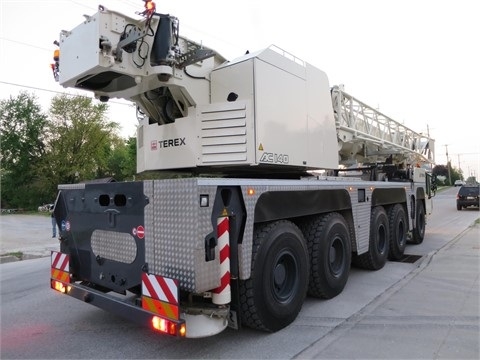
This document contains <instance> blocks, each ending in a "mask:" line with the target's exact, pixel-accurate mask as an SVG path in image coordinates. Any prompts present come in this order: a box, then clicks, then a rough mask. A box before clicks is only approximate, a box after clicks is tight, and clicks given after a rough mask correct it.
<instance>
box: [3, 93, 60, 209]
mask: <svg viewBox="0 0 480 360" xmlns="http://www.w3.org/2000/svg"><path fill="white" fill-rule="evenodd" d="M47 123H48V120H47V116H46V115H45V114H43V113H42V112H41V107H40V105H39V104H38V103H37V99H36V97H35V96H34V95H33V94H29V93H27V92H22V93H20V94H19V95H18V96H17V97H10V99H8V100H1V101H0V136H1V170H0V171H1V184H2V207H12V208H36V207H37V206H38V205H39V204H41V203H43V202H48V201H51V200H52V199H51V198H50V195H49V194H48V192H45V191H44V190H45V189H43V188H42V186H41V183H40V181H39V176H38V168H39V164H40V163H41V159H42V157H43V155H44V154H45V150H46V149H45V129H46V126H47Z"/></svg>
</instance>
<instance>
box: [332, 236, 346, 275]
mask: <svg viewBox="0 0 480 360" xmlns="http://www.w3.org/2000/svg"><path fill="white" fill-rule="evenodd" d="M344 259H345V254H344V247H343V242H342V240H341V239H340V238H339V237H335V239H333V241H332V244H331V246H330V251H329V254H328V265H329V268H330V273H331V274H332V275H334V276H339V275H341V274H342V270H343V263H344Z"/></svg>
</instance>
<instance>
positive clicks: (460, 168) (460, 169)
mask: <svg viewBox="0 0 480 360" xmlns="http://www.w3.org/2000/svg"><path fill="white" fill-rule="evenodd" d="M457 156H458V170H459V171H460V174H461V175H462V177H463V173H462V167H461V166H460V154H458V155H457ZM462 180H465V179H462Z"/></svg>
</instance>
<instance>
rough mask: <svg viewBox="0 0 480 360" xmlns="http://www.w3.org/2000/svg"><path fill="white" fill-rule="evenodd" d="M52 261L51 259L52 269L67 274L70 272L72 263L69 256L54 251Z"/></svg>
mask: <svg viewBox="0 0 480 360" xmlns="http://www.w3.org/2000/svg"><path fill="white" fill-rule="evenodd" d="M50 259H51V264H52V266H51V267H52V268H54V269H58V270H62V271H66V272H68V271H69V270H70V269H69V264H70V261H69V256H68V255H67V254H62V253H61V252H57V251H52V253H51V257H50Z"/></svg>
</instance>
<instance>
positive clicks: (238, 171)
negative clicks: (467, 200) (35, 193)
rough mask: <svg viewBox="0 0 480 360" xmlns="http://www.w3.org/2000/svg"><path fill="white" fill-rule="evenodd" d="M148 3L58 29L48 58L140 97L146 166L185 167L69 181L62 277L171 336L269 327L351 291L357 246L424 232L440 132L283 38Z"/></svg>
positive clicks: (142, 164)
mask: <svg viewBox="0 0 480 360" xmlns="http://www.w3.org/2000/svg"><path fill="white" fill-rule="evenodd" d="M145 7H146V8H145V11H144V12H143V13H141V19H133V18H129V17H127V16H125V15H122V14H120V13H117V12H113V11H109V10H107V9H105V8H104V7H103V6H100V7H99V12H98V13H97V14H95V15H94V16H91V17H86V21H84V22H83V23H82V24H80V25H79V26H78V27H77V28H75V29H74V30H72V31H69V32H66V31H62V33H61V35H60V41H59V42H58V44H59V46H60V54H58V53H56V55H55V63H54V64H53V65H52V69H53V71H54V75H55V78H56V80H57V81H59V83H60V84H61V85H63V86H65V87H73V88H79V89H86V90H89V91H92V92H94V94H95V96H96V97H98V98H99V99H101V100H102V101H107V100H108V99H109V98H111V97H119V98H124V99H128V100H131V101H133V102H135V103H136V104H137V107H138V114H139V127H138V143H137V155H138V163H137V168H138V171H139V172H143V171H146V170H156V171H172V170H174V171H177V174H178V173H180V174H182V176H180V177H178V176H177V177H175V178H166V179H162V180H144V181H137V182H98V181H92V182H85V183H80V184H62V185H59V186H58V189H59V192H58V196H57V199H56V202H55V209H54V214H55V218H56V221H57V224H58V226H59V228H60V249H59V251H53V252H52V255H51V287H52V288H53V289H55V290H58V291H59V292H62V293H65V294H67V295H69V296H72V297H74V298H77V299H79V300H81V301H83V302H86V303H89V304H92V305H95V306H97V307H99V308H102V309H105V310H107V311H110V312H113V313H115V314H118V315H119V316H123V317H126V318H127V319H129V320H131V321H134V322H137V323H140V324H143V325H146V326H150V327H152V328H154V329H156V330H158V331H160V332H161V333H164V334H168V335H173V336H179V337H205V336H210V335H215V334H217V333H219V332H221V331H223V330H224V329H225V328H226V327H228V326H230V327H232V328H236V329H239V328H240V327H241V326H242V325H243V326H248V327H251V328H254V329H259V330H264V331H272V332H273V331H278V330H280V329H282V328H284V327H286V326H288V325H289V324H290V323H292V322H293V321H294V320H295V318H296V317H297V315H298V313H299V312H300V310H301V308H302V304H303V302H304V299H305V297H306V296H307V295H309V296H313V297H318V298H325V299H330V298H333V297H335V296H336V295H338V294H339V293H341V292H342V290H343V289H344V287H345V286H346V284H347V280H348V276H349V271H350V267H351V264H354V265H356V266H360V267H362V268H366V269H372V270H378V269H381V268H382V267H383V266H384V265H385V263H386V261H387V260H388V259H391V260H398V259H401V258H402V256H403V253H404V250H405V246H406V244H407V241H410V242H412V243H421V242H422V241H423V239H424V235H425V229H426V219H427V215H428V213H429V212H430V209H431V207H430V201H431V197H432V196H433V192H432V190H433V189H434V182H433V181H432V178H431V175H430V174H429V173H428V171H426V169H425V166H424V165H425V164H427V165H428V164H429V163H431V162H432V156H433V140H432V139H429V138H428V137H426V136H424V135H422V134H419V133H416V132H414V131H412V130H410V129H408V128H406V127H405V126H403V125H402V124H399V123H397V122H395V121H393V120H391V119H390V118H388V117H387V116H385V115H384V114H382V113H380V112H379V111H377V110H375V109H372V108H371V107H369V106H367V105H365V104H364V103H362V102H360V101H358V100H357V99H355V98H354V97H352V96H350V95H348V94H347V93H345V92H344V91H343V89H342V88H341V87H338V86H334V87H330V86H329V84H328V80H327V77H326V75H325V74H324V73H323V72H322V71H320V70H318V69H316V68H314V67H313V66H311V65H309V64H308V63H305V62H303V61H300V60H299V59H297V58H295V57H294V56H291V55H289V54H288V53H286V52H284V51H282V50H279V49H278V48H274V47H270V48H268V49H264V50H262V51H259V52H256V53H252V54H249V53H248V54H245V55H243V56H242V57H240V58H238V59H235V60H233V61H226V60H225V59H224V58H223V57H221V56H220V55H218V54H217V53H216V52H214V51H213V50H211V49H208V48H205V47H203V46H200V45H198V44H196V43H194V42H192V41H191V40H188V39H186V38H183V37H180V36H179V35H178V33H177V30H178V19H176V18H174V17H172V16H170V15H163V14H158V13H156V12H155V7H154V6H153V7H152V4H151V2H149V1H145ZM193 73H195V74H194V75H193ZM351 165H355V166H354V167H352V166H351ZM321 169H325V171H324V172H322V173H319V172H318V171H319V170H321ZM187 172H188V173H191V174H192V176H186V175H185V174H186V173H187ZM202 173H203V174H208V176H202V175H201V174H202Z"/></svg>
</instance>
